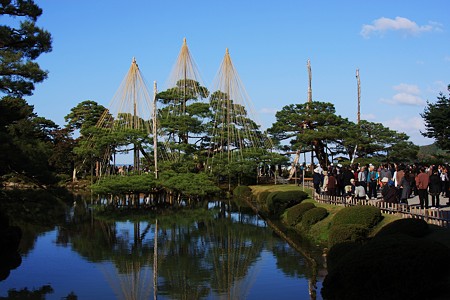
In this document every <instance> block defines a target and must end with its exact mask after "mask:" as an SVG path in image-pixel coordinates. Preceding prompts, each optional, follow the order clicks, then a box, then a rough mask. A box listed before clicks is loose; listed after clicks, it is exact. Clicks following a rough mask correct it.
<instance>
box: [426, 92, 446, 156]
mask: <svg viewBox="0 0 450 300" xmlns="http://www.w3.org/2000/svg"><path fill="white" fill-rule="evenodd" d="M448 90H449V91H450V85H449V86H448ZM420 116H421V117H422V118H423V119H424V121H425V132H421V133H422V135H423V136H425V137H428V138H432V139H434V140H435V141H436V144H437V145H438V146H439V147H440V148H441V149H443V150H446V151H450V97H447V96H445V95H444V94H443V93H442V92H441V93H439V96H438V97H437V101H436V102H435V103H430V102H428V101H427V106H426V107H425V109H424V111H423V113H422V114H420Z"/></svg>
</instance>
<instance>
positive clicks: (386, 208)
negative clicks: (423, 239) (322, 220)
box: [314, 193, 450, 228]
mask: <svg viewBox="0 0 450 300" xmlns="http://www.w3.org/2000/svg"><path fill="white" fill-rule="evenodd" d="M314 200H316V201H317V202H319V203H326V204H334V205H341V206H353V205H372V206H376V207H378V208H379V209H380V210H381V212H382V213H384V214H397V215H401V217H402V218H417V219H423V220H425V221H426V222H427V223H428V224H433V225H437V226H440V227H446V228H449V227H450V211H448V210H440V209H429V208H428V209H422V208H420V207H416V206H410V205H407V204H399V203H387V202H384V201H382V200H356V199H353V198H347V197H343V196H329V195H322V194H317V193H314Z"/></svg>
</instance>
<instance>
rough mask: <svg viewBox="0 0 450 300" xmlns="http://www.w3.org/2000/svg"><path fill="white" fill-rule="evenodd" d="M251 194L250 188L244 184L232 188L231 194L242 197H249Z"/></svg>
mask: <svg viewBox="0 0 450 300" xmlns="http://www.w3.org/2000/svg"><path fill="white" fill-rule="evenodd" d="M251 195H252V189H251V188H249V187H248V186H246V185H239V186H237V187H236V188H235V189H234V190H233V196H235V197H238V198H242V197H250V196H251Z"/></svg>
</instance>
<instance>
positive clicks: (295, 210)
mask: <svg viewBox="0 0 450 300" xmlns="http://www.w3.org/2000/svg"><path fill="white" fill-rule="evenodd" d="M315 207H316V206H315V205H314V203H312V202H302V203H299V204H297V205H294V206H292V207H291V208H289V209H288V210H287V215H286V217H287V223H288V224H289V225H291V226H293V225H296V224H297V223H298V222H300V221H301V219H302V217H303V215H304V214H305V213H306V212H307V211H308V210H310V209H313V208H315Z"/></svg>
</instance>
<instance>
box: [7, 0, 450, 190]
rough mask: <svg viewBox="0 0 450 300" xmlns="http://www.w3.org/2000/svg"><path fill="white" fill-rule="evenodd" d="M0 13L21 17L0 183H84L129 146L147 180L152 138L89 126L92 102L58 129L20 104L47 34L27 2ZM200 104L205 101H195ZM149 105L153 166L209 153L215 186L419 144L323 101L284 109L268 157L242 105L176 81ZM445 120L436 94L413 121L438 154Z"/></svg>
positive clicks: (93, 119)
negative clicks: (284, 167)
mask: <svg viewBox="0 0 450 300" xmlns="http://www.w3.org/2000/svg"><path fill="white" fill-rule="evenodd" d="M0 15H2V16H3V17H5V16H6V17H8V16H9V17H16V18H20V19H22V21H21V22H20V23H19V25H17V27H15V28H14V27H10V26H6V25H1V26H0V58H1V59H0V93H1V94H2V97H1V100H0V140H1V143H0V181H7V180H12V179H14V180H24V181H28V182H34V183H36V184H38V185H48V184H55V183H58V182H64V181H70V179H71V178H72V176H73V174H74V170H75V173H76V174H77V176H81V177H86V176H89V175H92V174H95V171H96V170H95V168H96V167H97V165H98V163H99V162H105V161H108V162H109V164H113V159H114V155H116V154H120V153H121V152H128V151H131V150H133V148H134V147H138V148H139V151H140V152H141V153H142V159H143V166H145V167H147V168H148V171H149V173H152V171H154V170H151V167H152V159H153V151H154V149H153V137H152V136H149V135H148V133H147V132H143V131H142V130H132V129H131V130H122V131H112V130H109V131H105V130H104V129H102V128H97V127H96V126H95V125H96V124H97V123H98V121H99V119H100V118H101V117H102V115H103V117H104V113H105V111H106V112H108V111H107V110H106V108H105V107H104V106H102V105H100V104H98V103H97V102H95V101H92V100H85V101H82V102H80V103H79V104H78V105H77V106H75V107H73V108H72V109H70V111H69V112H68V114H67V115H66V116H65V121H66V124H65V126H63V127H60V126H59V125H57V124H55V123H54V122H53V121H51V120H48V119H46V118H44V117H41V116H38V115H37V114H36V113H35V112H34V108H33V106H32V105H29V104H28V103H27V102H26V100H24V99H23V98H22V97H23V96H29V95H32V93H33V90H34V85H35V84H36V83H40V82H42V81H44V80H45V79H46V78H47V75H48V72H47V71H45V70H42V69H41V68H40V66H39V64H38V63H37V62H35V60H36V59H37V58H38V57H39V56H40V55H41V54H42V53H47V52H50V51H51V49H52V46H51V44H52V38H51V35H50V33H48V32H47V31H45V30H44V29H42V28H39V27H37V26H36V25H35V22H36V21H37V19H38V18H39V17H40V16H41V15H42V10H41V9H40V8H39V7H38V6H37V5H36V4H35V3H34V1H32V0H29V1H25V0H24V1H2V2H1V3H0ZM186 86H188V87H189V90H188V91H186V88H185V87H186ZM183 87H184V89H182V88H183ZM207 98H209V102H207V101H200V100H203V99H207ZM157 99H158V103H159V106H160V107H159V109H158V114H159V116H163V117H160V118H159V119H158V124H159V128H160V129H161V130H162V131H163V132H164V136H165V139H166V141H165V142H164V143H163V142H159V143H158V147H161V149H165V148H166V149H169V148H170V149H171V152H170V153H171V154H172V155H174V159H171V160H166V161H165V162H164V163H161V166H160V171H171V172H175V173H199V172H203V171H205V162H206V160H207V158H208V157H211V155H212V156H215V159H214V160H213V162H212V163H210V167H211V170H212V172H210V173H211V175H212V178H214V180H217V182H218V183H219V182H220V180H221V179H223V178H227V179H228V180H229V181H232V182H233V183H234V184H240V183H252V182H253V181H254V180H255V177H256V167H257V165H258V164H260V163H269V164H288V163H289V156H286V155H285V154H286V153H292V152H295V151H298V150H300V151H302V152H306V151H309V152H311V151H313V152H314V156H315V157H316V158H317V160H318V161H319V162H320V163H321V164H324V165H326V164H328V163H330V161H331V159H332V158H333V157H336V156H337V155H341V154H342V155H345V156H347V157H349V159H350V160H351V159H352V158H353V155H354V149H355V148H356V149H357V151H356V155H357V157H358V159H360V158H377V159H379V160H389V161H393V162H396V161H414V160H416V159H417V152H418V146H416V145H414V144H413V143H412V142H410V141H409V137H408V136H407V135H406V134H404V133H399V132H396V131H394V130H391V129H389V128H387V127H385V126H383V125H382V124H380V123H373V122H368V121H365V120H362V121H361V122H360V123H359V124H356V123H354V122H351V121H349V120H348V119H346V118H343V117H341V116H340V115H337V114H336V111H335V108H334V106H333V104H331V103H328V102H319V101H313V102H311V103H305V104H291V105H287V106H285V107H283V108H282V110H281V111H279V112H277V113H276V122H275V123H274V124H273V125H272V126H271V128H269V129H268V133H269V134H270V137H271V138H272V139H273V140H274V141H275V142H276V144H277V151H269V150H271V149H264V148H263V147H252V145H253V144H254V143H260V142H261V143H264V142H265V139H267V137H266V135H265V134H263V132H261V130H260V129H259V128H258V126H257V125H256V123H255V122H254V121H253V120H251V119H250V117H249V116H248V115H247V113H246V110H245V107H243V106H241V105H239V104H237V103H234V102H233V100H232V99H228V95H226V94H224V93H222V92H220V91H214V92H212V93H210V92H209V91H208V90H207V89H206V88H205V87H202V86H200V85H199V83H198V82H195V81H191V80H189V82H187V81H186V80H180V81H179V82H178V83H177V85H176V86H175V87H173V88H171V89H168V90H166V91H162V92H160V93H159V94H158V95H157ZM180 100H181V101H180ZM180 111H181V112H182V113H179V112H180ZM175 112H177V113H175ZM449 113H450V104H449V98H448V97H447V96H445V95H443V94H442V93H441V94H440V95H439V96H438V101H437V102H436V103H428V104H427V107H426V108H425V110H424V113H423V114H422V117H423V118H424V120H425V123H426V131H425V132H424V133H423V134H424V135H425V136H427V137H430V138H434V139H435V140H436V142H437V144H438V145H439V146H440V147H441V148H442V149H444V150H450V144H449V140H450V138H449V132H450V129H449V121H448V120H449ZM230 115H231V116H233V120H234V122H231V123H227V126H228V128H227V130H224V128H223V126H224V125H223V123H220V122H214V120H216V119H217V118H219V119H220V118H222V119H224V118H225V116H230ZM124 120H126V118H125V117H124V116H120V115H119V116H118V117H117V118H116V119H112V118H111V119H110V122H111V123H110V125H111V126H116V125H117V124H119V123H120V122H124ZM139 122H151V120H139ZM249 129H250V131H251V134H252V136H253V137H256V141H255V140H250V139H246V138H244V136H245V134H244V132H247V131H249ZM218 132H221V135H220V136H219V134H218ZM231 132H233V133H234V134H233V136H231V134H230V133H231ZM225 140H226V142H225ZM227 147H228V149H231V148H232V149H233V151H237V150H239V151H241V155H240V158H239V159H237V160H235V161H230V160H227V158H226V157H225V156H220V155H218V154H219V153H221V152H223V151H225V150H226V149H227ZM162 153H164V151H161V154H160V155H161V156H162V155H163V154H162ZM105 155H106V157H105Z"/></svg>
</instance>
